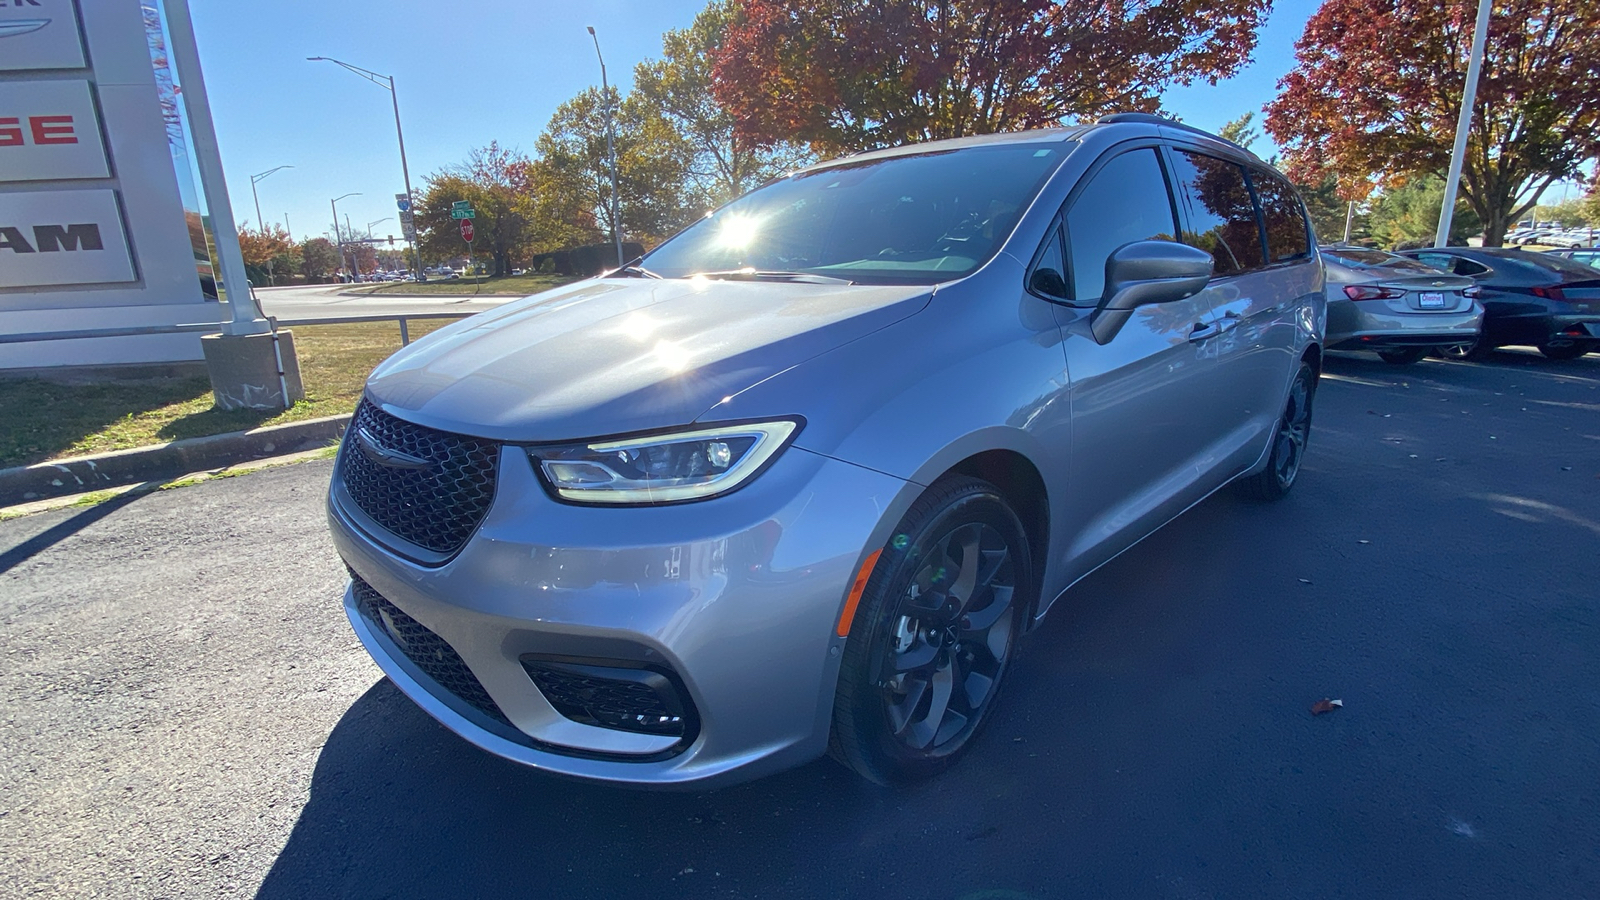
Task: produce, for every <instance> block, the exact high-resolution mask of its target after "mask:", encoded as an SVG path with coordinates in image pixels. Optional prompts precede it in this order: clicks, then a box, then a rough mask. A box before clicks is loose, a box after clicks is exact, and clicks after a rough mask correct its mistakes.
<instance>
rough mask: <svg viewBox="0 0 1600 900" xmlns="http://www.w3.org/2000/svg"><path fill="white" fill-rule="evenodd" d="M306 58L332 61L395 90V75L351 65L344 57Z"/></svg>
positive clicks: (376, 83)
mask: <svg viewBox="0 0 1600 900" xmlns="http://www.w3.org/2000/svg"><path fill="white" fill-rule="evenodd" d="M306 60H307V61H309V62H331V63H333V64H334V65H336V66H343V67H345V68H346V69H349V70H350V71H352V72H354V73H356V74H357V75H360V76H361V77H362V78H365V79H366V80H368V81H370V82H372V83H373V84H375V85H377V86H378V87H381V88H387V89H388V90H391V91H393V90H394V76H393V75H379V74H378V73H377V72H374V71H372V70H371V69H363V68H361V67H360V66H354V65H351V64H350V63H347V62H345V61H344V60H342V59H334V58H333V57H331V56H308V57H306Z"/></svg>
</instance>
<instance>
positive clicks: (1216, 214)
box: [1172, 150, 1266, 275]
mask: <svg viewBox="0 0 1600 900" xmlns="http://www.w3.org/2000/svg"><path fill="white" fill-rule="evenodd" d="M1172 157H1173V160H1174V162H1175V165H1176V168H1177V171H1176V172H1174V173H1173V174H1174V175H1175V176H1177V177H1176V182H1177V186H1178V190H1179V192H1180V193H1182V194H1183V195H1184V196H1185V197H1186V198H1187V200H1188V205H1189V228H1188V229H1187V230H1186V231H1184V233H1183V242H1184V243H1185V244H1188V245H1190V246H1192V247H1199V248H1200V249H1201V250H1204V251H1206V252H1207V253H1209V254H1211V258H1212V259H1213V260H1214V261H1215V266H1214V267H1213V268H1212V274H1213V275H1233V274H1236V273H1239V272H1244V271H1248V270H1250V269H1256V268H1260V267H1261V266H1263V265H1266V254H1265V253H1263V252H1262V249H1261V226H1260V225H1259V224H1258V223H1257V221H1256V205H1255V200H1254V199H1253V198H1252V197H1251V196H1250V187H1249V185H1247V184H1246V183H1245V180H1244V169H1243V168H1242V167H1240V166H1238V165H1236V164H1234V163H1231V162H1228V161H1226V160H1221V159H1217V158H1216V157H1212V156H1203V155H1201V154H1199V153H1190V152H1189V151H1187V150H1177V151H1174V152H1173V154H1172Z"/></svg>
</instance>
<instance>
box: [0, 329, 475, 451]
mask: <svg viewBox="0 0 1600 900" xmlns="http://www.w3.org/2000/svg"><path fill="white" fill-rule="evenodd" d="M448 324H449V320H438V319H433V320H418V321H413V322H412V323H411V337H412V339H416V338H419V337H421V336H423V335H424V334H427V333H428V332H430V331H433V330H434V329H436V328H441V327H443V326H445V325H448ZM293 331H294V339H295V348H296V350H297V352H298V353H299V356H300V377H301V380H302V381H303V382H304V384H305V389H306V398H305V399H304V400H302V401H301V402H299V403H296V404H295V405H294V408H293V409H288V410H276V411H275V410H233V411H231V412H222V411H221V410H217V409H213V408H212V405H211V402H212V401H211V381H210V379H208V378H207V377H206V376H205V375H192V376H186V377H152V378H146V379H141V380H128V381H117V382H101V383H96V384H55V383H52V382H48V381H41V380H39V379H33V378H28V379H16V380H7V379H0V468H7V467H10V466H24V465H29V464H31V463H36V462H43V461H45V460H47V459H57V458H60V457H63V456H79V455H82V454H85V453H103V452H105V451H107V450H124V449H127V448H129V447H142V446H146V445H148V444H160V443H165V442H167V441H175V440H179V439H180V438H190V437H200V436H203V435H208V434H222V433H224V432H229V431H242V430H244V429H247V428H256V427H259V426H262V425H279V424H282V423H284V422H295V421H298V420H301V419H315V418H318V417H320V416H331V415H336V414H339V413H348V412H351V411H353V410H354V409H355V407H356V401H357V400H358V399H360V397H361V386H362V385H363V384H364V383H365V382H366V380H367V374H368V373H370V372H371V371H372V369H373V367H374V366H376V365H377V364H378V363H380V362H382V361H383V360H384V359H385V358H386V357H388V356H389V355H390V354H391V353H393V352H394V351H396V350H398V349H400V329H399V326H398V325H396V324H395V323H393V322H363V323H360V324H355V325H311V326H297V327H296V328H294V329H293Z"/></svg>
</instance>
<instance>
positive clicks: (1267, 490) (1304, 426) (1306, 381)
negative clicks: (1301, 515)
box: [1239, 362, 1317, 501]
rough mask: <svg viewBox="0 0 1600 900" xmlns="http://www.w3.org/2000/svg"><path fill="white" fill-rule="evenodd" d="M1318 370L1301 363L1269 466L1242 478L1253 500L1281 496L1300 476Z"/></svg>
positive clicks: (1274, 438)
mask: <svg viewBox="0 0 1600 900" xmlns="http://www.w3.org/2000/svg"><path fill="white" fill-rule="evenodd" d="M1316 394H1317V373H1316V370H1315V369H1312V368H1311V365H1310V364H1309V363H1306V362H1301V363H1300V371H1298V372H1297V373H1295V376H1294V383H1293V384H1291V385H1290V386H1289V399H1288V400H1287V401H1286V402H1285V403H1284V406H1283V415H1282V416H1281V417H1280V418H1279V419H1278V429H1277V431H1276V432H1274V434H1273V435H1272V450H1271V452H1270V455H1269V456H1268V457H1267V467H1266V468H1265V469H1263V470H1261V471H1260V472H1257V473H1256V474H1254V475H1251V476H1248V477H1246V478H1244V479H1242V480H1240V482H1239V490H1240V491H1241V492H1242V493H1243V494H1244V496H1245V497H1246V498H1248V499H1250V500H1257V501H1270V500H1281V499H1283V498H1284V497H1285V496H1287V495H1288V493H1289V489H1290V488H1292V487H1294V482H1295V479H1296V478H1298V477H1299V476H1300V462H1301V459H1302V458H1303V457H1304V456H1305V452H1306V444H1307V442H1309V441H1310V439H1311V405H1312V403H1313V401H1315V400H1316Z"/></svg>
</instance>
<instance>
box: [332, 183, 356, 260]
mask: <svg viewBox="0 0 1600 900" xmlns="http://www.w3.org/2000/svg"><path fill="white" fill-rule="evenodd" d="M359 196H361V192H360V191H356V192H354V193H350V194H341V195H340V196H338V197H335V198H333V199H332V200H329V201H328V206H329V208H331V209H332V210H333V237H334V240H336V241H337V242H338V243H339V265H341V266H342V265H345V261H346V257H345V252H344V238H343V237H341V236H340V234H339V201H340V200H343V199H344V198H345V197H359ZM349 220H350V217H349V216H345V221H346V222H349ZM345 227H346V229H347V230H348V228H349V226H348V225H346V226H345ZM348 271H350V272H351V273H352V274H354V272H355V267H354V266H350V267H349V269H348Z"/></svg>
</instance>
